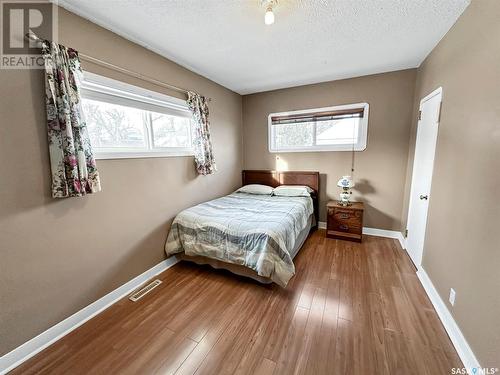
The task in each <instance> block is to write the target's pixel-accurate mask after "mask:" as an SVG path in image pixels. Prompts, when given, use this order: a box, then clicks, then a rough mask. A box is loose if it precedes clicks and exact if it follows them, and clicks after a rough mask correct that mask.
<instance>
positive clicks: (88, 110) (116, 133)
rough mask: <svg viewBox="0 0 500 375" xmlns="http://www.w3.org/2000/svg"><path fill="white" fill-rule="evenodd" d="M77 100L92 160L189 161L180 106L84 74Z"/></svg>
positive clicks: (187, 121)
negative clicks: (176, 158)
mask: <svg viewBox="0 0 500 375" xmlns="http://www.w3.org/2000/svg"><path fill="white" fill-rule="evenodd" d="M81 94H82V107H83V112H84V116H85V121H86V123H87V129H88V132H89V137H90V141H91V143H92V147H93V150H94V153H95V157H96V158H97V159H116V158H140V157H163V156H187V155H193V140H192V128H193V120H192V116H191V113H190V112H189V110H188V108H187V104H186V102H185V101H183V100H181V99H177V98H172V97H170V96H167V95H163V94H159V93H156V92H154V91H149V90H146V89H142V88H139V87H137V86H132V85H129V84H125V83H122V82H119V81H115V80H112V79H109V78H106V77H102V76H98V75H96V74H92V73H88V72H85V74H84V80H83V82H82V90H81Z"/></svg>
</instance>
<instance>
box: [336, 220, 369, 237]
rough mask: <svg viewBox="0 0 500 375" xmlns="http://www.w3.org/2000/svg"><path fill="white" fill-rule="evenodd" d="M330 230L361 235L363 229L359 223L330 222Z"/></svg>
mask: <svg viewBox="0 0 500 375" xmlns="http://www.w3.org/2000/svg"><path fill="white" fill-rule="evenodd" d="M328 230H334V231H338V232H345V233H356V234H360V233H361V231H362V229H361V225H360V223H359V222H346V221H337V220H333V221H331V222H330V221H329V222H328Z"/></svg>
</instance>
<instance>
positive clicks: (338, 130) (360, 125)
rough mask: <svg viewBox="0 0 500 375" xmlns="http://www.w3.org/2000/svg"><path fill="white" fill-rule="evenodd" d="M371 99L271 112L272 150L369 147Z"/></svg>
mask: <svg viewBox="0 0 500 375" xmlns="http://www.w3.org/2000/svg"><path fill="white" fill-rule="evenodd" d="M368 108H369V105H368V103H360V104H350V105H343V106H337V107H327V108H316V109H307V110H303V111H293V112H282V113H271V114H270V115H269V118H268V136H269V151H270V152H316V151H351V150H352V149H353V146H354V150H355V151H363V150H364V149H366V140H367V134H368Z"/></svg>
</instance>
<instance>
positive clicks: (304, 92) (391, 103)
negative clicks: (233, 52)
mask: <svg viewBox="0 0 500 375" xmlns="http://www.w3.org/2000/svg"><path fill="white" fill-rule="evenodd" d="M415 77H416V70H414V69H411V70H403V71H398V72H392V73H384V74H377V75H371V76H365V77H360V78H352V79H345V80H340V81H333V82H326V83H320V84H315V85H307V86H300V87H294V88H289V89H282V90H276V91H269V92H264V93H258V94H252V95H247V96H244V97H243V141H244V165H245V168H247V169H269V168H272V169H274V168H286V169H288V170H314V171H319V172H320V173H321V189H322V192H321V193H322V194H321V199H320V205H321V206H320V220H322V221H325V220H326V213H325V205H326V203H327V201H328V200H329V199H337V198H338V194H339V188H337V181H338V179H339V178H340V176H342V175H345V174H349V172H350V168H351V153H350V152H320V153H283V154H272V153H270V152H269V151H268V139H267V116H268V115H269V113H273V112H283V111H291V110H298V109H306V108H317V107H326V106H333V105H341V104H350V103H359V102H367V103H369V104H370V115H369V125H368V146H367V148H366V150H365V151H362V152H357V153H356V159H355V160H356V164H355V168H356V171H355V180H356V184H357V187H356V188H355V190H354V195H353V197H354V199H360V200H362V201H364V202H365V204H366V205H367V210H366V214H365V226H368V227H374V228H379V229H388V230H398V231H399V230H400V229H401V213H402V210H403V192H404V189H403V187H404V185H405V178H406V177H405V176H406V168H407V157H408V145H409V136H410V128H411V123H412V121H411V114H412V106H413V98H414V89H415ZM276 157H279V161H277V160H276Z"/></svg>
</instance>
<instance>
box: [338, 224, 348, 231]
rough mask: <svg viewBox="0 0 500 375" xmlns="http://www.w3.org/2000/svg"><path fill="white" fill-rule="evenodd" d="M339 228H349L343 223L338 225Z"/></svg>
mask: <svg viewBox="0 0 500 375" xmlns="http://www.w3.org/2000/svg"><path fill="white" fill-rule="evenodd" d="M339 228H340V229H342V230H348V229H349V227H348V226H347V225H344V224H342V225H339Z"/></svg>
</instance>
